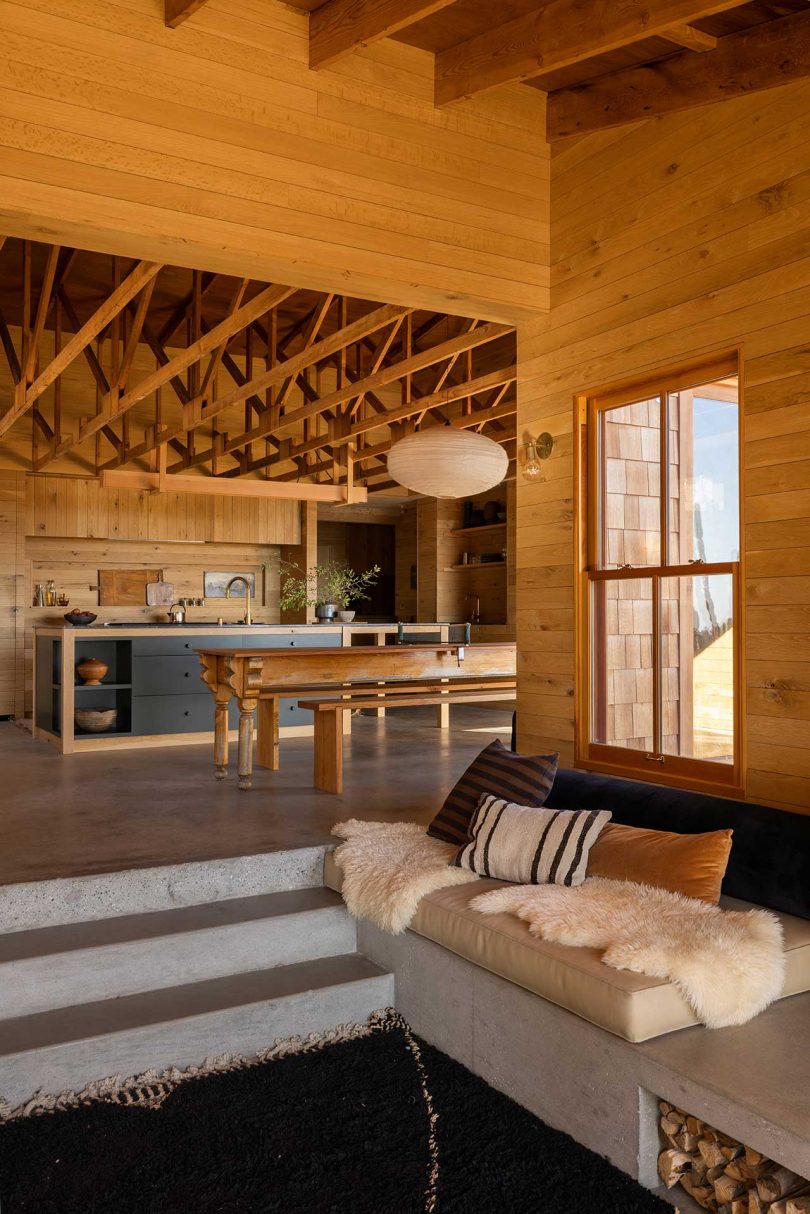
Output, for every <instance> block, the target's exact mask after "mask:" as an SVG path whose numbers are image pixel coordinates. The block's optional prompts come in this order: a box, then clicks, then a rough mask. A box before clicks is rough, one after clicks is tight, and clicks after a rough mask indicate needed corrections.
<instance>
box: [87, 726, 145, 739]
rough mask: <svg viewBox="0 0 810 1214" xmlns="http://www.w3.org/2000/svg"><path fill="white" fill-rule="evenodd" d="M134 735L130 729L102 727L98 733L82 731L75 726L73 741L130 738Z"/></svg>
mask: <svg viewBox="0 0 810 1214" xmlns="http://www.w3.org/2000/svg"><path fill="white" fill-rule="evenodd" d="M131 737H134V734H133V733H132V730H131V729H102V730H100V731H99V732H98V733H91V732H89V731H88V732H87V733H83V732H82V731H81V730H80V729H79V728H78V726H77V728H76V731H75V733H74V735H73V740H74V742H88V741H90V740H91V739H92V740H93V741H95V739H96V738H131Z"/></svg>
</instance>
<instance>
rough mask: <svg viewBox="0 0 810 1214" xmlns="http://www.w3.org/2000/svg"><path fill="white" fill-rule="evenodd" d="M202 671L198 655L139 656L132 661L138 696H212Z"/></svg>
mask: <svg viewBox="0 0 810 1214" xmlns="http://www.w3.org/2000/svg"><path fill="white" fill-rule="evenodd" d="M201 674H202V667H201V666H200V659H199V657H198V655H197V654H192V655H191V656H190V657H182V658H181V657H174V656H171V657H163V658H158V657H153V656H150V657H141V656H136V657H134V658H133V660H132V692H133V695H136V696H167V695H207V696H210V695H211V693H210V691H209V690H208V687H207V686H206V684H205V683H203V681H202V679H201V678H200V675H201ZM211 698H212V699H213V697H211Z"/></svg>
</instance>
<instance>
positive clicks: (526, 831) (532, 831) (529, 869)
mask: <svg viewBox="0 0 810 1214" xmlns="http://www.w3.org/2000/svg"><path fill="white" fill-rule="evenodd" d="M609 821H610V812H609V810H606V809H602V810H597V809H532V808H531V807H530V806H528V805H515V804H514V803H513V802H511V801H503V800H501V799H500V798H498V797H482V798H481V801H480V803H479V805H478V809H477V810H476V811H475V814H474V816H473V820H472V822H471V823H470V842H469V843H466V844H465V845H464V847H460V848H459V850H458V851H457V852H456V855H455V857H454V859H453V864H454V865H456V866H457V867H458V868H470V869H472V871H473V872H474V873H478V874H479V876H482V877H497V878H499V879H500V880H501V881H518V882H520V883H521V884H527V885H528V884H531V885H538V884H544V883H546V882H551V883H552V884H556V885H581V884H582V882H583V881H584V880H585V873H586V871H587V868H588V852H589V851H590V849H591V845H592V844H593V843H594V842H595V841H596V839H597V836H598V835H599V832H600V830H601V829H602V827H603V826H605V825H606V824H607V823H608V822H609Z"/></svg>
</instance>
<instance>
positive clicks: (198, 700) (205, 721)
mask: <svg viewBox="0 0 810 1214" xmlns="http://www.w3.org/2000/svg"><path fill="white" fill-rule="evenodd" d="M228 716H229V722H230V727H231V729H236V727H237V726H238V724H239V710H238V708H237V707H236V704H235V703H234V702H232V703H231V705H230V709H229V714H228ZM213 731H214V697H213V696H212V695H210V694H209V695H205V696H179V695H175V696H133V697H132V732H133V733H134V734H138V735H144V734H158V733H213Z"/></svg>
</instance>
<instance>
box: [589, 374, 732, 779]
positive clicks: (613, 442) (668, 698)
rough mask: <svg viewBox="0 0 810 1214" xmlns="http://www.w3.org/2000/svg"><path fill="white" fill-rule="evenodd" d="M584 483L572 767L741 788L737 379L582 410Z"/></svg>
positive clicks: (699, 377) (659, 390)
mask: <svg viewBox="0 0 810 1214" xmlns="http://www.w3.org/2000/svg"><path fill="white" fill-rule="evenodd" d="M662 470H663V475H662ZM587 485H588V493H587V496H588V501H589V509H588V521H587V536H586V538H587V544H586V546H585V547H586V551H587V561H588V564H587V567H586V571H585V576H586V582H587V596H586V603H585V606H584V610H583V612H582V618H583V625H584V628H585V648H584V650H583V661H584V662H585V665H586V671H585V682H586V684H587V688H588V694H589V701H590V711H589V713H588V714H587V726H586V736H585V737H584V738H583V737H582V736H581V735H580V747H579V751H580V753H579V758H580V759H581V760H584V761H586V762H587V761H590V762H591V763H594V764H596V765H600V764H606V765H608V766H609V767H611V768H616V767H618V768H622V769H627V770H630V769H633V768H635V769H637V770H638V769H640V770H642V771H644V773H645V774H646V775H647V776H648V777H652V778H656V777H657V776H659V773H660V778H664V779H667V778H672V779H676V778H678V777H681V778H684V779H685V780H687V781H688V780H689V779H692V780H696V781H699V782H708V783H719V784H734V785H737V784H739V778H738V776H739V738H738V732H739V730H738V721H739V667H740V663H739V627H736V628H735V623H736V622H737V613H738V604H739V595H738V585H739V545H740V521H739V518H740V512H739V407H738V396H737V377H736V374H735V373H733V368H732V367H730V366H729V365H728V364H726V365H720V366H718V367H717V368H711V369H709V370H708V371H706V372H704V373H703V374H701V373H695V375H694V376H691V377H690V376H688V375H684V376H682V377H672V376H667V377H663V376H662V377H661V379H660V381H659V382H658V383H657V384H656V383H650V384H648V385H646V386H645V387H643V388H641V389H639V390H638V391H637V392H635V393H633V392H629V393H623V394H615V395H614V396H613V397H607V396H606V397H604V398H598V397H597V398H594V399H592V400H591V401H590V402H589V412H588V473H587Z"/></svg>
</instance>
